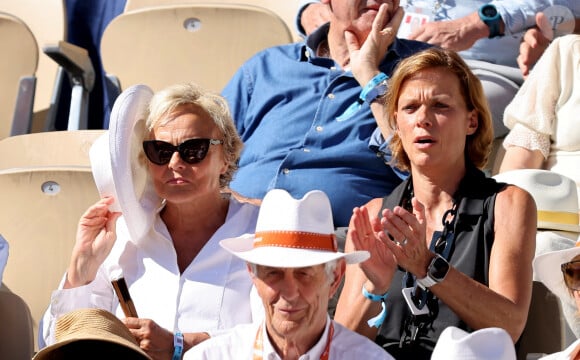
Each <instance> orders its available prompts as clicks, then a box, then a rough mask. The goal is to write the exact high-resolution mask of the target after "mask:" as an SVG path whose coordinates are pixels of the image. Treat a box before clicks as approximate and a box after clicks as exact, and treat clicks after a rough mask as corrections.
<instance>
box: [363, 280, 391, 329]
mask: <svg viewBox="0 0 580 360" xmlns="http://www.w3.org/2000/svg"><path fill="white" fill-rule="evenodd" d="M362 294H363V296H364V297H365V298H367V299H369V300H370V301H375V302H378V301H380V302H381V307H382V308H383V309H382V310H381V312H380V313H379V314H378V315H377V316H375V317H373V318H372V319H369V320H368V321H367V324H368V325H369V326H370V327H376V328H378V327H380V326H381V325H382V324H383V322H384V321H385V318H386V317H387V306H386V305H385V302H386V301H387V297H388V296H389V292H388V291H387V292H386V293H384V294H383V295H377V294H373V293H370V292H368V291H367V289H366V288H365V284H363V286H362Z"/></svg>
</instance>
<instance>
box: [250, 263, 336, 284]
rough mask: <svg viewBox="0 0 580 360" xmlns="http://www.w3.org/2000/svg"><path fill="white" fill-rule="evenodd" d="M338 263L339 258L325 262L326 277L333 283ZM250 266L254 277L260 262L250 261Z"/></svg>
mask: <svg viewBox="0 0 580 360" xmlns="http://www.w3.org/2000/svg"><path fill="white" fill-rule="evenodd" d="M337 265H338V259H334V260H331V261H329V262H325V263H324V272H325V273H326V277H327V279H328V282H329V283H332V282H333V281H334V272H335V271H336V266H337ZM248 266H249V267H250V272H251V275H252V277H253V276H255V275H256V272H257V271H258V264H255V263H251V262H248Z"/></svg>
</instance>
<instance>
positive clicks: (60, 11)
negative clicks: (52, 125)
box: [0, 0, 66, 129]
mask: <svg viewBox="0 0 580 360" xmlns="http://www.w3.org/2000/svg"><path fill="white" fill-rule="evenodd" d="M64 2H65V0H42V1H38V0H2V2H1V3H0V11H4V12H7V13H10V14H12V15H15V16H17V17H19V18H20V19H22V21H24V23H26V24H27V25H28V26H29V27H30V29H31V31H32V33H33V34H34V37H35V38H36V42H37V47H38V53H39V54H42V51H43V50H42V48H43V47H44V46H45V45H47V44H56V43H58V42H59V41H61V40H65V39H66V12H65V5H64ZM57 73H58V64H57V63H56V62H54V61H53V60H52V59H51V58H49V57H48V56H40V57H39V59H38V70H37V71H36V77H37V79H38V80H37V84H36V95H35V99H34V121H33V127H36V128H40V129H42V128H43V127H44V121H45V118H46V115H47V113H48V110H49V109H50V106H51V101H52V100H51V99H52V96H53V93H54V87H55V82H56V79H57ZM35 124H36V125H35Z"/></svg>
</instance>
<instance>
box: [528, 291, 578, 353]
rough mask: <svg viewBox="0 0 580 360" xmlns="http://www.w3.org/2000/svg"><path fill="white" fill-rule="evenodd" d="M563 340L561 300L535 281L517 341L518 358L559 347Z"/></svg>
mask: <svg viewBox="0 0 580 360" xmlns="http://www.w3.org/2000/svg"><path fill="white" fill-rule="evenodd" d="M565 340H566V320H565V319H564V315H563V312H562V306H561V304H560V300H559V299H558V297H557V296H556V295H554V294H552V293H551V292H550V290H548V288H546V286H544V284H542V283H541V282H539V281H534V282H533V287H532V302H531V304H530V310H529V313H528V321H527V322H526V327H525V328H524V332H523V333H522V336H521V337H520V341H519V348H518V353H517V357H518V360H526V359H527V358H530V359H531V358H535V357H534V354H552V353H555V352H558V351H562V350H563V349H564V347H565V346H564V345H565V342H566V341H565Z"/></svg>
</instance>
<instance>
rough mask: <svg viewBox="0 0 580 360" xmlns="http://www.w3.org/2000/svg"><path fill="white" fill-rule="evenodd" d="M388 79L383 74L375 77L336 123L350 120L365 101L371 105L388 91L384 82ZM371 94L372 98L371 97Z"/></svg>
mask: <svg viewBox="0 0 580 360" xmlns="http://www.w3.org/2000/svg"><path fill="white" fill-rule="evenodd" d="M388 78H389V77H388V76H387V74H385V73H382V72H381V73H378V74H377V75H375V77H373V78H372V79H371V80H370V81H369V82H368V83H367V84H366V85H365V87H364V88H363V89H362V91H361V92H360V94H359V96H358V99H356V101H355V102H353V103H352V104H351V105H350V106H349V107H348V108H346V110H345V111H344V112H343V113H342V115H340V116H339V117H337V118H336V121H344V120H347V119H348V118H350V117H351V116H352V115H354V114H355V113H356V112H357V111H358V110H359V109H360V108H361V107H362V104H364V103H365V101H366V102H368V103H369V104H370V103H371V102H372V101H373V100H374V99H375V98H376V97H377V96H379V94H380V93H381V92H384V91H385V90H386V84H385V83H384V82H385V81H386V80H387V79H388ZM369 94H370V95H371V96H369ZM380 95H382V94H380Z"/></svg>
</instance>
